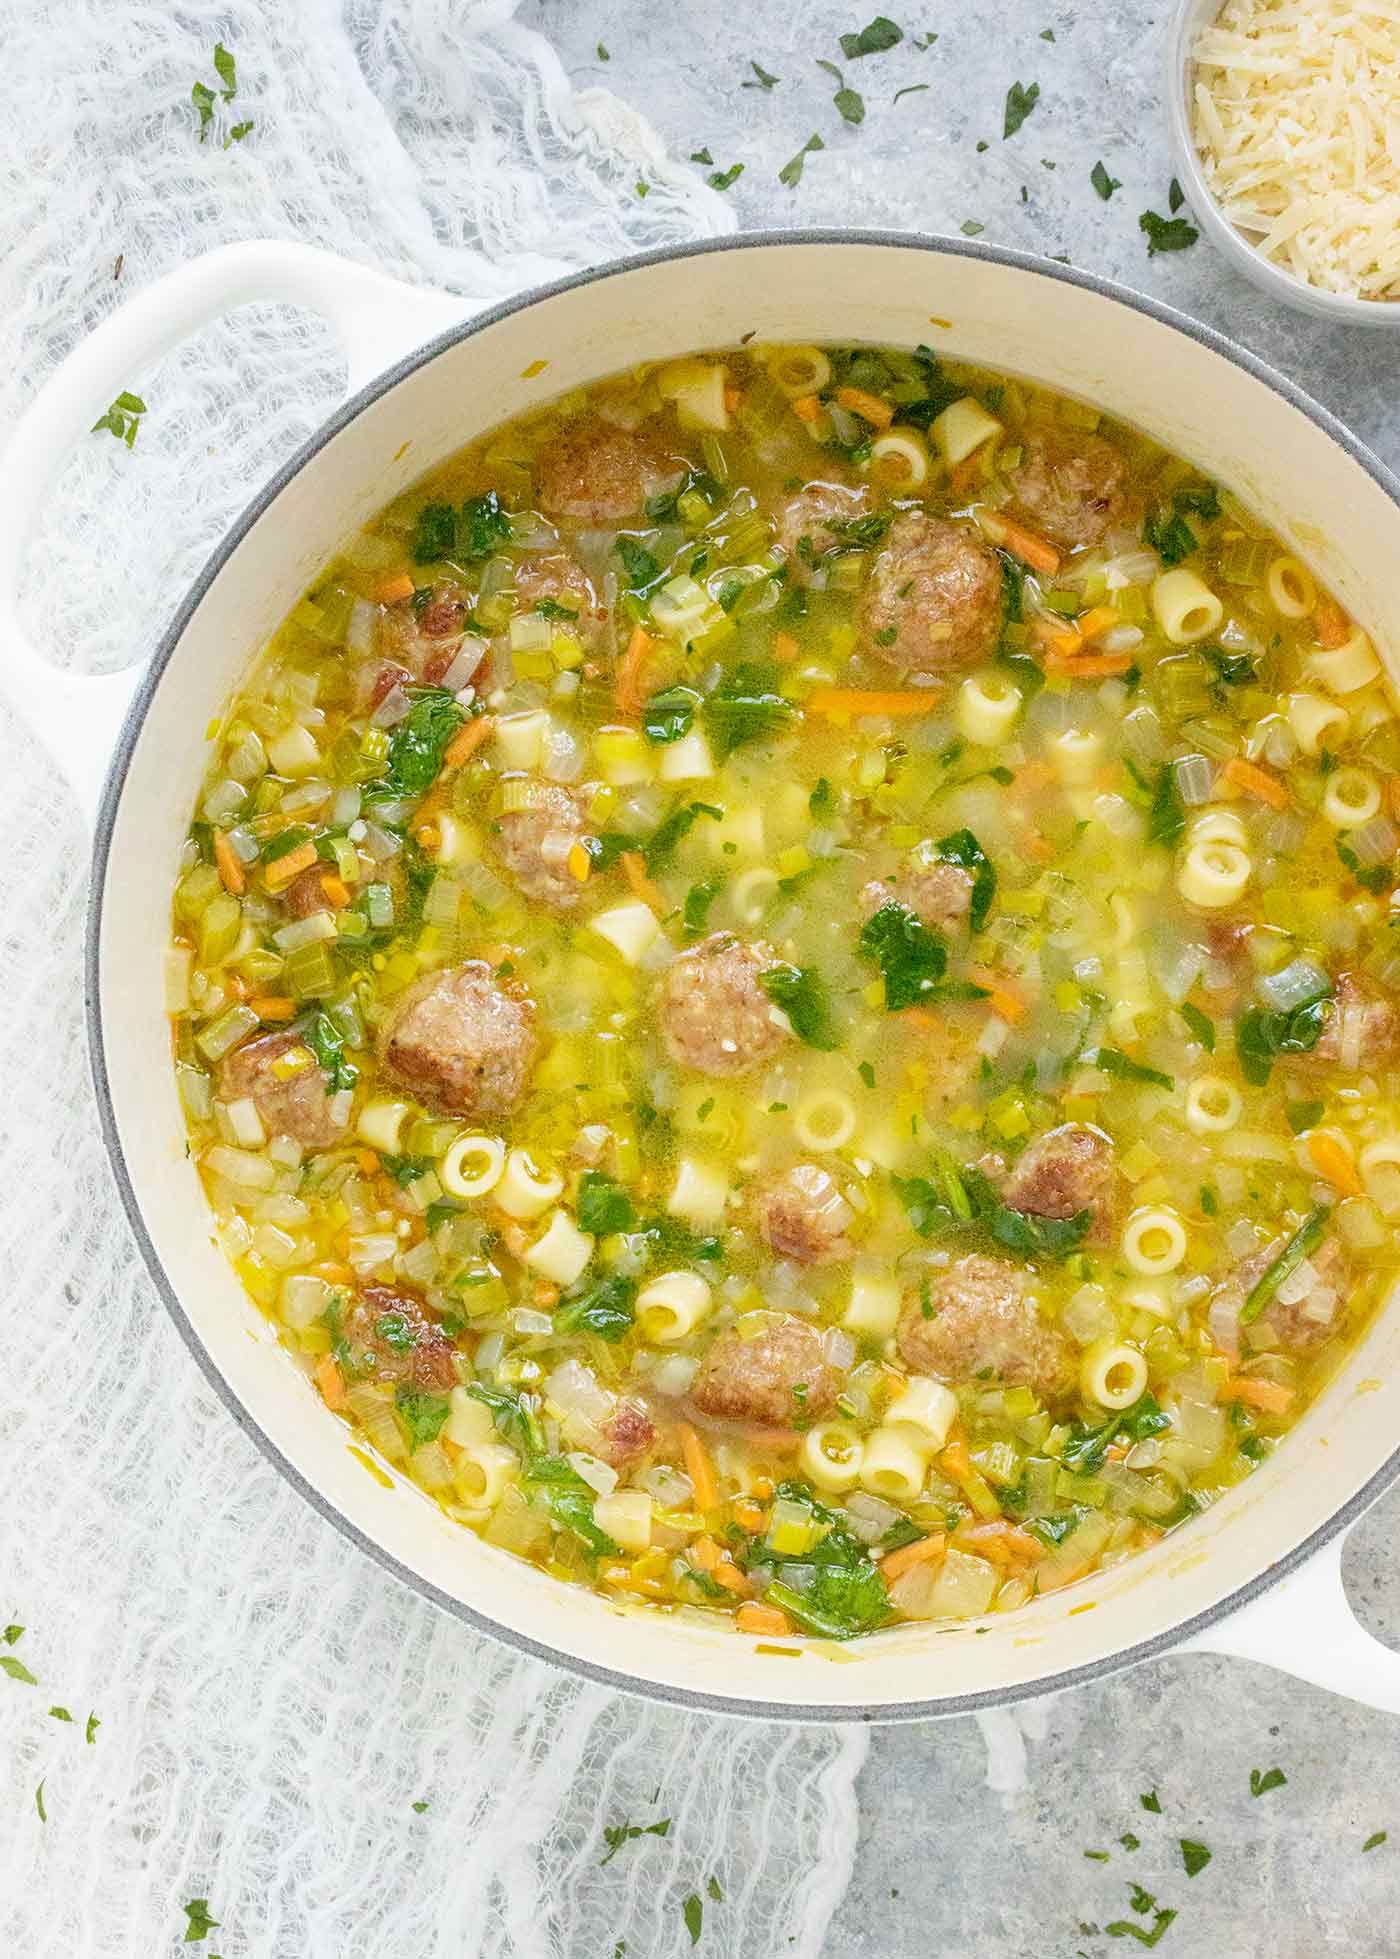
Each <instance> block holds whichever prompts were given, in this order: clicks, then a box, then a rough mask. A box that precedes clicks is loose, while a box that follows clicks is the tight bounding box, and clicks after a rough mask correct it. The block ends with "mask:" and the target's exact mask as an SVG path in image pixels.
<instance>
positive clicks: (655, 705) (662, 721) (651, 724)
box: [642, 687, 700, 742]
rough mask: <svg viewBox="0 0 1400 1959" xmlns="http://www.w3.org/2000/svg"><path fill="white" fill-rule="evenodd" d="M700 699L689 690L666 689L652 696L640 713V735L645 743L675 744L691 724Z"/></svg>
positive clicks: (688, 730) (692, 689)
mask: <svg viewBox="0 0 1400 1959" xmlns="http://www.w3.org/2000/svg"><path fill="white" fill-rule="evenodd" d="M699 704H700V696H699V694H697V693H696V691H695V689H694V688H693V687H668V688H666V689H665V691H664V692H663V693H660V694H653V695H652V696H651V698H650V700H648V702H647V703H646V705H645V707H644V708H643V709H642V732H643V734H645V736H646V738H647V740H648V741H654V742H672V741H679V740H680V738H681V736H682V735H688V734H689V733H690V730H691V728H692V726H693V725H694V722H695V710H696V708H697V707H698V706H699Z"/></svg>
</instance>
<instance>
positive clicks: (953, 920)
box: [859, 863, 972, 925]
mask: <svg viewBox="0 0 1400 1959" xmlns="http://www.w3.org/2000/svg"><path fill="white" fill-rule="evenodd" d="M859 902H860V909H861V911H862V913H863V914H864V916H865V917H866V918H873V917H874V916H875V913H876V912H877V911H879V909H880V907H881V905H888V904H890V903H891V902H893V903H895V904H899V905H907V906H908V908H909V910H910V911H912V912H914V913H916V914H917V916H918V917H920V918H921V919H922V920H923V922H924V924H925V925H956V924H957V923H958V921H959V920H960V919H964V918H966V917H967V915H968V913H969V911H971V909H972V873H971V872H970V871H965V870H964V869H963V868H962V866H961V865H960V864H937V863H932V864H906V865H905V866H904V868H903V869H902V870H899V871H896V872H895V874H894V876H893V877H889V878H872V879H871V881H870V883H869V884H867V885H866V887H865V889H864V890H863V891H862V892H861V894H860V900H859Z"/></svg>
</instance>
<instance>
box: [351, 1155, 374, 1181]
mask: <svg viewBox="0 0 1400 1959" xmlns="http://www.w3.org/2000/svg"><path fill="white" fill-rule="evenodd" d="M355 1161H356V1163H358V1164H359V1166H360V1168H361V1169H362V1170H363V1171H364V1173H365V1175H366V1176H367V1177H372V1176H373V1175H374V1173H375V1171H376V1170H377V1169H378V1168H379V1156H378V1153H377V1152H376V1151H374V1150H356V1152H355Z"/></svg>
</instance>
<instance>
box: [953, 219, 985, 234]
mask: <svg viewBox="0 0 1400 1959" xmlns="http://www.w3.org/2000/svg"><path fill="white" fill-rule="evenodd" d="M986 229H987V227H986V226H985V225H982V224H978V222H977V220H976V218H964V219H963V221H962V223H961V224H960V225H959V226H958V230H959V231H960V232H961V233H962V235H963V237H964V238H977V237H980V236H981V234H982V233H983V232H984V231H985V230H986Z"/></svg>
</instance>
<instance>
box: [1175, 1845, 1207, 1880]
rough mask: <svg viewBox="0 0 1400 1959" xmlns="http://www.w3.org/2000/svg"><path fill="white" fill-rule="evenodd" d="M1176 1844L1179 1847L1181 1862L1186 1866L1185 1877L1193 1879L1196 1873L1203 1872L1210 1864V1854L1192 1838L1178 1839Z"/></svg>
mask: <svg viewBox="0 0 1400 1959" xmlns="http://www.w3.org/2000/svg"><path fill="white" fill-rule="evenodd" d="M1178 1842H1179V1843H1180V1845H1181V1861H1182V1863H1183V1864H1184V1865H1185V1866H1186V1875H1187V1876H1188V1877H1195V1876H1196V1874H1197V1872H1199V1871H1203V1870H1204V1869H1205V1867H1206V1865H1207V1864H1208V1863H1209V1862H1210V1852H1209V1851H1208V1850H1207V1849H1206V1847H1205V1845H1204V1844H1203V1843H1197V1842H1196V1840H1195V1838H1194V1837H1180V1838H1178Z"/></svg>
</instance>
